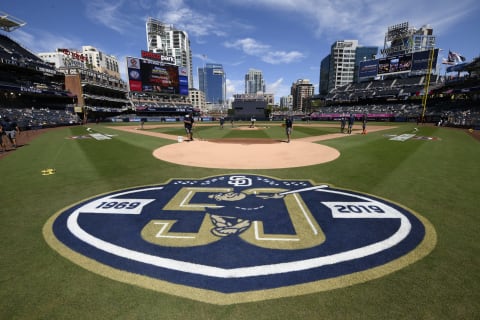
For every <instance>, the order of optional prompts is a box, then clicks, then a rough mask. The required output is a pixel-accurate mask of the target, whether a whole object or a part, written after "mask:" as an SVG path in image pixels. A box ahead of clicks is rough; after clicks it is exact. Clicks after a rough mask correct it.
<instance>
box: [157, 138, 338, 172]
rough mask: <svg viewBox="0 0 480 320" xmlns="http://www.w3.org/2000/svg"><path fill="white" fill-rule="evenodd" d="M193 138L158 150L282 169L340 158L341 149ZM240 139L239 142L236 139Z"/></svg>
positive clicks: (220, 163)
mask: <svg viewBox="0 0 480 320" xmlns="http://www.w3.org/2000/svg"><path fill="white" fill-rule="evenodd" d="M225 140H226V141H225V142H224V141H222V142H220V141H218V140H217V141H198V140H194V141H190V142H181V143H175V144H170V145H167V146H164V147H161V148H159V149H156V150H154V152H153V155H154V156H155V157H156V158H158V159H161V160H164V161H168V162H172V163H177V164H181V165H186V166H193V167H203V168H222V169H280V168H293V167H303V166H310V165H315V164H319V163H324V162H329V161H332V160H335V159H337V158H338V157H339V156H340V152H339V151H338V150H336V149H334V148H331V147H328V146H324V145H321V144H316V143H311V142H305V141H295V140H292V141H291V142H290V143H286V142H282V141H279V140H270V139H266V140H269V142H268V143H266V142H265V141H266V140H265V141H263V140H260V141H257V142H258V143H257V142H256V141H253V140H252V141H247V142H246V141H245V139H242V140H241V142H239V141H228V140H229V139H225ZM235 142H236V143H235Z"/></svg>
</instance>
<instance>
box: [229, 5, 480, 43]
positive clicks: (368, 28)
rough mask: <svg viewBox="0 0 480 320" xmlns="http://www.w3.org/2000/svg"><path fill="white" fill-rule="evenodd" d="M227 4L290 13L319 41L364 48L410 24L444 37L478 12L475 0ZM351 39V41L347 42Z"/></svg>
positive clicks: (381, 41) (381, 40) (379, 41)
mask: <svg viewBox="0 0 480 320" xmlns="http://www.w3.org/2000/svg"><path fill="white" fill-rule="evenodd" d="M224 1H225V2H228V3H231V4H234V5H237V6H241V7H245V8H257V9H260V10H264V11H266V12H267V11H271V12H274V11H282V12H288V13H289V14H290V15H292V16H298V17H301V19H299V20H296V21H295V22H294V23H297V24H298V23H303V24H305V26H306V28H308V29H310V30H312V31H313V34H314V35H315V36H316V37H317V38H319V39H320V38H323V39H327V42H331V43H333V42H334V41H336V40H348V39H358V40H359V43H360V44H362V45H375V46H379V47H381V46H383V40H384V34H385V31H386V29H387V27H388V26H391V25H394V24H398V23H402V22H405V21H408V22H409V23H410V24H411V26H415V27H421V26H423V25H425V24H431V25H432V27H433V28H434V30H435V33H437V34H438V33H442V32H444V31H446V30H447V29H449V28H451V27H452V26H454V25H455V23H457V22H459V21H461V20H462V19H464V18H465V17H466V16H467V15H469V14H472V12H475V11H478V4H477V2H476V1H475V0H463V1H456V2H452V1H451V0H427V1H417V0H404V1H402V2H401V3H399V2H398V0H385V1H374V0H344V1H336V0H224ZM345 37H347V38H345Z"/></svg>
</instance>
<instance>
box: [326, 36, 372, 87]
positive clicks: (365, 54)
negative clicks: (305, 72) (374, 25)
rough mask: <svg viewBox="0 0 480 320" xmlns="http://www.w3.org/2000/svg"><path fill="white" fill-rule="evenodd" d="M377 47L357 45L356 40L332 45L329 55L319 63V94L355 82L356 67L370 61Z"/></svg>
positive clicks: (341, 41)
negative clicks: (362, 62)
mask: <svg viewBox="0 0 480 320" xmlns="http://www.w3.org/2000/svg"><path fill="white" fill-rule="evenodd" d="M377 52H378V47H364V46H359V45H358V40H339V41H336V42H334V43H333V44H332V46H331V48H330V54H329V55H328V56H326V57H325V58H324V59H322V62H321V63H320V85H319V93H320V94H321V95H325V94H327V93H328V92H329V91H331V90H332V89H335V88H338V87H341V86H344V85H347V84H349V83H352V82H355V81H357V79H358V65H359V64H360V62H361V61H364V60H370V59H372V57H373V56H374V55H376V54H377Z"/></svg>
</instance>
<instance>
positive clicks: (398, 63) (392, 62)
mask: <svg viewBox="0 0 480 320" xmlns="http://www.w3.org/2000/svg"><path fill="white" fill-rule="evenodd" d="M411 69H412V55H411V54H405V55H398V56H393V57H388V58H382V59H379V60H378V75H383V74H390V73H399V72H410V70H411Z"/></svg>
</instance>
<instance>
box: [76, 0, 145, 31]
mask: <svg viewBox="0 0 480 320" xmlns="http://www.w3.org/2000/svg"><path fill="white" fill-rule="evenodd" d="M85 3H86V6H85V11H86V15H87V17H88V18H89V19H90V20H92V21H93V22H94V23H99V24H102V25H104V26H105V27H106V28H108V29H112V30H114V31H116V32H118V33H120V34H125V33H128V32H130V31H131V30H134V29H136V28H137V25H136V24H132V23H131V21H132V19H131V16H130V15H129V12H128V11H127V12H126V13H123V11H124V9H125V8H124V7H123V5H124V1H111V0H110V1H109V0H97V1H86V2H85Z"/></svg>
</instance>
